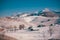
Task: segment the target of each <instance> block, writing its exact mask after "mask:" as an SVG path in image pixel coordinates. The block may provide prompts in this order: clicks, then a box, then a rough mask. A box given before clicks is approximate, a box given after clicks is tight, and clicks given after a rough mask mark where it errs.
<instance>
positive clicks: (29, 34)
mask: <svg viewBox="0 0 60 40" xmlns="http://www.w3.org/2000/svg"><path fill="white" fill-rule="evenodd" d="M37 29H39V30H38V31H28V30H18V31H15V32H14V31H13V32H10V31H8V32H6V33H5V35H7V36H10V37H13V38H16V39H17V40H48V39H51V38H54V39H60V27H54V28H53V32H52V35H50V33H49V27H41V28H37Z"/></svg>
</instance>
